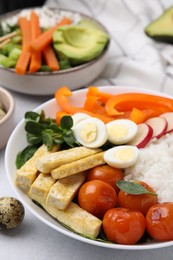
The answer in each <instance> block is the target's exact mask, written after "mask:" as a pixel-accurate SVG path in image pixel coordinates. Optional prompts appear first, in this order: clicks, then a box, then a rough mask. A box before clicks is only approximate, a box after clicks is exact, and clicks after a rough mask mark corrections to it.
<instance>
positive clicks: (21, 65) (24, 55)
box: [15, 17, 31, 75]
mask: <svg viewBox="0 0 173 260" xmlns="http://www.w3.org/2000/svg"><path fill="white" fill-rule="evenodd" d="M18 24H19V27H20V29H21V34H22V52H21V55H20V56H19V58H18V61H17V63H16V66H15V71H16V73H18V74H22V75H23V74H25V72H26V71H27V68H28V65H29V62H30V59H31V53H30V52H29V45H30V42H31V24H30V21H28V20H27V19H26V18H25V17H19V20H18Z"/></svg>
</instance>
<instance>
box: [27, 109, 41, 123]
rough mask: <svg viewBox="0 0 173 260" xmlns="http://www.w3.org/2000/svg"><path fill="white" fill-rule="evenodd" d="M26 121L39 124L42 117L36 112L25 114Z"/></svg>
mask: <svg viewBox="0 0 173 260" xmlns="http://www.w3.org/2000/svg"><path fill="white" fill-rule="evenodd" d="M25 120H26V121H28V120H33V121H36V122H39V120H40V115H39V114H38V113H36V112H32V111H31V112H30V111H29V112H26V113H25Z"/></svg>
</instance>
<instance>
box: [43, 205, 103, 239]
mask: <svg viewBox="0 0 173 260" xmlns="http://www.w3.org/2000/svg"><path fill="white" fill-rule="evenodd" d="M41 206H42V207H43V208H44V209H45V210H46V211H47V212H48V213H49V214H50V215H51V216H52V217H54V218H56V219H57V220H58V221H59V222H61V223H63V224H64V225H66V226H68V227H69V228H71V229H73V230H74V231H75V232H77V233H79V234H81V235H83V236H86V237H90V238H96V237H97V236H98V234H99V231H100V228H101V225H102V221H101V220H100V219H98V218H97V217H95V216H93V215H91V214H90V213H88V212H87V211H85V210H83V209H82V208H80V207H79V206H78V205H77V204H75V203H73V202H71V203H70V204H69V206H68V207H67V208H66V209H65V210H59V209H57V208H55V207H53V206H50V205H48V204H46V203H45V202H42V203H41Z"/></svg>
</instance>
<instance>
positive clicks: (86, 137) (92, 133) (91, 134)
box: [80, 123, 98, 143]
mask: <svg viewBox="0 0 173 260" xmlns="http://www.w3.org/2000/svg"><path fill="white" fill-rule="evenodd" d="M97 133H98V131H97V127H96V125H95V124H93V123H88V124H85V125H84V127H83V129H81V131H80V138H81V139H82V140H83V141H84V142H86V143H92V142H93V141H95V140H96V138H97Z"/></svg>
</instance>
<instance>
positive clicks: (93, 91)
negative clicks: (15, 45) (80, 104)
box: [87, 86, 114, 104]
mask: <svg viewBox="0 0 173 260" xmlns="http://www.w3.org/2000/svg"><path fill="white" fill-rule="evenodd" d="M87 96H96V97H99V98H100V101H101V102H103V103H104V104H105V103H106V102H107V101H108V99H110V98H111V97H113V96H114V95H113V94H109V93H106V92H102V91H100V90H99V89H98V87H95V86H89V87H88V91H87Z"/></svg>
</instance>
